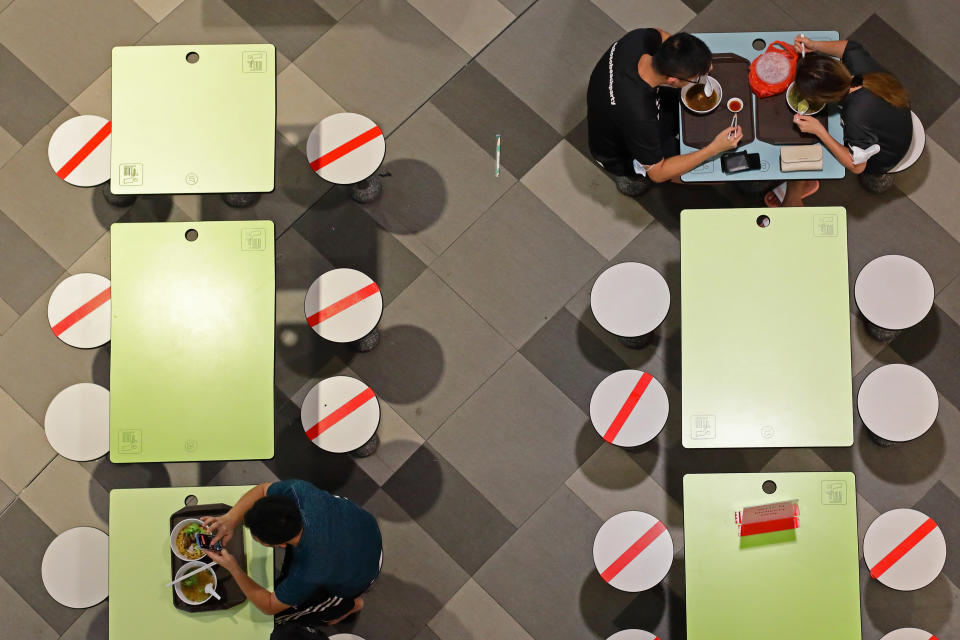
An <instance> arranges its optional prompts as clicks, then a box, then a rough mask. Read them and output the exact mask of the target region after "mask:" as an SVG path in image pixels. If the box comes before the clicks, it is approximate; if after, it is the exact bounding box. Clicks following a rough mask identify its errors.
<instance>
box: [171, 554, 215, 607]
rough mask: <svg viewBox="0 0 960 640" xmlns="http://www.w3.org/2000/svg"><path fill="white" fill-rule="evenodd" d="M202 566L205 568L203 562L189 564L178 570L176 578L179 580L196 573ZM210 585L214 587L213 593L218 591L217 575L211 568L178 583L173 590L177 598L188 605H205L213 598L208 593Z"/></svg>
mask: <svg viewBox="0 0 960 640" xmlns="http://www.w3.org/2000/svg"><path fill="white" fill-rule="evenodd" d="M202 566H204V563H202V562H188V563H186V564H185V565H183V566H182V567H180V569H179V570H177V575H176V577H177V578H179V577H180V576H183V575H185V574H187V573H190V572H191V571H196V570H197V569H199V568H200V567H202ZM208 584H212V585H213V591H216V590H217V574H216V573H214V572H213V569H212V568H209V567H208V568H207V569H206V570H204V571H201V572H200V573H198V574H196V575H192V576H190V577H189V578H186V579H185V580H181V581H180V582H177V583H176V584H174V585H173V590H174V591H175V592H176V594H177V597H178V598H180V600H181V601H182V602H184V603H186V604H191V605H196V604H203V603H204V602H206V601H207V600H209V599H210V598H212V597H213V596H212V595H211V594H209V593H207V592H206V588H207V585H208Z"/></svg>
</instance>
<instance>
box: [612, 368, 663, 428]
mask: <svg viewBox="0 0 960 640" xmlns="http://www.w3.org/2000/svg"><path fill="white" fill-rule="evenodd" d="M651 380H653V376H652V375H650V374H649V373H644V374H643V375H642V376H640V379H639V380H638V381H637V385H636V386H635V387H634V388H633V391H631V392H630V395H628V396H627V401H626V402H624V403H623V406H622V407H620V412H619V413H617V417H616V418H614V419H613V422H612V423H610V427H609V428H608V429H607V432H606V433H605V434H603V439H604V440H606V441H607V442H613V440H614V438H616V437H617V434H618V433H620V429H622V428H623V425H624V423H626V421H627V418H629V417H630V414H631V413H632V412H633V408H634V407H636V406H637V403H638V402H640V396H642V395H643V392H644V391H646V390H647V387H648V386H649V385H650V381H651Z"/></svg>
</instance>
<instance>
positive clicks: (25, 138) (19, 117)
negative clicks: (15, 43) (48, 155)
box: [0, 44, 67, 145]
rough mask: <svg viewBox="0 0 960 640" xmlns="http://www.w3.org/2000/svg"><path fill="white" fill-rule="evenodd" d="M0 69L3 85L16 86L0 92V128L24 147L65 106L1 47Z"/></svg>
mask: <svg viewBox="0 0 960 640" xmlns="http://www.w3.org/2000/svg"><path fill="white" fill-rule="evenodd" d="M0 68H2V69H3V81H4V85H5V86H8V87H17V90H16V91H10V90H7V91H3V92H0V126H2V127H3V128H4V129H5V130H6V131H7V132H8V133H9V134H10V135H11V136H13V137H14V138H16V140H17V142H19V143H20V144H21V145H23V144H27V142H29V141H30V139H31V138H32V137H33V136H34V135H36V133H37V132H38V131H39V130H40V129H41V128H43V126H44V125H45V124H47V122H48V121H49V120H50V118H52V117H54V116H55V115H57V114H58V113H60V111H62V110H63V108H64V107H66V106H67V103H66V102H64V100H63V98H61V97H60V96H58V95H57V93H56V92H55V91H54V90H53V89H51V88H50V87H48V86H47V85H46V83H45V82H44V81H43V80H41V79H40V78H38V77H37V76H36V75H35V74H34V73H33V71H31V70H30V69H29V68H28V67H27V66H26V65H25V64H23V62H21V61H20V59H19V58H18V57H17V56H15V55H14V54H13V53H12V52H11V51H10V50H9V49H7V48H6V47H5V46H3V45H2V44H0ZM8 144H9V143H8Z"/></svg>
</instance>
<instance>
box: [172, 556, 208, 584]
mask: <svg viewBox="0 0 960 640" xmlns="http://www.w3.org/2000/svg"><path fill="white" fill-rule="evenodd" d="M215 564H217V563H216V562H208V563H207V564H205V565H203V566H202V567H197V568H196V569H194V570H193V571H188V572H187V573H185V574H183V575H182V576H180V577H179V578H177V579H176V580H171V581H170V582H168V583H167V584H165V585H163V586H165V587H172V586H173V585H175V584H177V583H178V582H182V581H184V580H186V579H187V578H189V577H190V576H195V575H197V574H198V573H200V572H201V571H206V570H207V569H209V568H210V567H212V566H213V565H215Z"/></svg>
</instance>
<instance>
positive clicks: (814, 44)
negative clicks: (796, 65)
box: [793, 35, 847, 58]
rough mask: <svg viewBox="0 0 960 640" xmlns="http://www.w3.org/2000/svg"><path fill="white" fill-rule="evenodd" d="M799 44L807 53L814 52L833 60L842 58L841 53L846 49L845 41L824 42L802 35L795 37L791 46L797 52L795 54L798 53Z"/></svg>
mask: <svg viewBox="0 0 960 640" xmlns="http://www.w3.org/2000/svg"><path fill="white" fill-rule="evenodd" d="M801 42H802V43H803V45H804V46H805V47H806V49H807V51H816V52H817V53H822V54H824V55H828V56H833V57H835V58H842V57H843V52H844V51H846V49H847V41H846V40H830V41H826V42H825V41H823V40H811V39H810V38H808V37H806V36H804V35H797V37H796V38H794V39H793V46H794V48H795V49H796V50H797V53H800V43H801Z"/></svg>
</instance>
